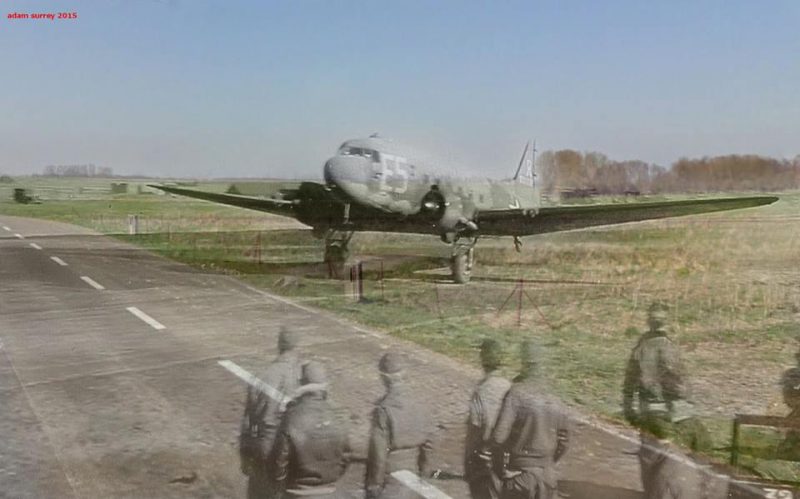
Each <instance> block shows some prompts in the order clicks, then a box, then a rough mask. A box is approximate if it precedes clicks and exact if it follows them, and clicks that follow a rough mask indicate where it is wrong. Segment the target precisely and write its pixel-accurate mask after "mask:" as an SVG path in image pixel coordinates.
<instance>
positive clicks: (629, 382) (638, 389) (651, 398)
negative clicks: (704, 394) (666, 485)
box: [622, 302, 710, 450]
mask: <svg viewBox="0 0 800 499" xmlns="http://www.w3.org/2000/svg"><path fill="white" fill-rule="evenodd" d="M667 312H668V308H667V307H666V305H664V304H663V303H660V302H655V303H653V304H652V305H651V306H650V308H649V309H648V315H647V323H648V331H647V332H646V333H644V334H643V335H642V336H641V338H639V342H638V343H637V344H636V346H635V347H634V348H633V350H632V351H631V355H630V358H629V359H628V366H627V369H626V370H625V381H624V383H623V388H622V401H623V402H622V404H623V413H624V415H625V419H627V420H628V421H629V422H630V423H631V424H634V425H638V424H640V422H641V421H643V420H645V419H646V420H648V421H650V418H651V417H655V418H661V419H663V420H664V421H666V422H669V423H671V424H674V425H676V426H675V428H673V431H675V432H676V439H678V440H680V441H681V443H682V444H684V445H687V446H689V447H691V448H692V450H700V449H706V448H708V447H709V446H710V438H709V435H708V432H707V431H706V429H705V427H704V426H703V425H702V423H701V422H700V420H699V419H698V418H697V417H696V416H695V414H694V409H693V407H692V405H691V403H690V402H689V401H688V380H687V376H686V370H685V367H684V364H683V361H682V359H681V354H680V351H679V350H678V347H676V346H675V344H674V343H672V340H671V339H670V338H669V337H668V336H667ZM634 402H636V406H634Z"/></svg>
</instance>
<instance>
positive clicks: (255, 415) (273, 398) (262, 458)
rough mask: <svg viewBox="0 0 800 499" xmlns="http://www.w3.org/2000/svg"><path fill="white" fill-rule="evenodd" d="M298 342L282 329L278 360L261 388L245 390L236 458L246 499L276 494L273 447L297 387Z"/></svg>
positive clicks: (267, 498)
mask: <svg viewBox="0 0 800 499" xmlns="http://www.w3.org/2000/svg"><path fill="white" fill-rule="evenodd" d="M297 343H298V335H297V333H296V332H294V331H293V330H291V329H288V328H286V327H282V328H281V330H280V333H279V335H278V351H279V355H278V358H277V359H275V360H274V361H273V362H272V364H270V365H269V367H268V368H267V370H266V372H265V373H264V375H263V376H262V377H261V378H260V380H261V382H262V385H261V386H257V387H256V386H252V385H251V386H250V387H249V388H248V390H247V402H246V404H245V410H244V416H243V417H242V424H241V432H240V436H239V455H240V458H241V468H242V473H244V474H245V475H247V476H248V481H247V497H248V499H273V498H274V497H276V494H277V493H276V489H275V481H274V476H275V469H274V465H275V460H274V455H273V446H274V443H275V438H276V436H277V434H278V427H279V425H280V422H281V418H282V416H283V412H284V410H285V409H286V404H287V403H288V401H289V400H290V397H291V394H292V393H294V391H295V390H297V388H298V387H299V386H300V378H301V374H302V363H301V361H300V358H299V356H298V354H297V352H296V347H297Z"/></svg>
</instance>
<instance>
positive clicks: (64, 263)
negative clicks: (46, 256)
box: [50, 256, 67, 267]
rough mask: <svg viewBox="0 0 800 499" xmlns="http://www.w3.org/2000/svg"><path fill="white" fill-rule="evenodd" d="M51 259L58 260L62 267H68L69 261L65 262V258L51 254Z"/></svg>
mask: <svg viewBox="0 0 800 499" xmlns="http://www.w3.org/2000/svg"><path fill="white" fill-rule="evenodd" d="M50 259H51V260H53V261H54V262H56V263H57V264H59V265H61V266H62V267H66V266H67V262H65V261H64V260H62V259H60V258H59V257H57V256H51V257H50Z"/></svg>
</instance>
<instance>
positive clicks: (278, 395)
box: [217, 360, 291, 405]
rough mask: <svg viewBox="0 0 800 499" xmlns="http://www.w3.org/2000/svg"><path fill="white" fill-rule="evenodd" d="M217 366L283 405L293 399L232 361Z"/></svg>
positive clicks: (222, 361) (222, 362)
mask: <svg viewBox="0 0 800 499" xmlns="http://www.w3.org/2000/svg"><path fill="white" fill-rule="evenodd" d="M217 364H219V365H221V366H222V367H224V368H225V369H227V370H228V371H230V372H231V373H233V374H234V375H235V376H236V377H237V378H239V379H241V380H242V381H244V382H245V383H247V384H248V385H250V386H252V387H254V388H256V389H258V390H261V392H263V393H264V394H265V395H266V396H268V397H269V398H271V399H272V400H275V401H276V402H278V403H279V404H281V405H285V404H287V403H289V401H290V400H291V397H289V396H287V395H284V394H283V393H282V392H281V391H279V390H276V389H275V388H273V387H271V386H269V385H268V384H266V383H264V382H263V381H261V380H260V379H258V378H256V377H255V376H253V375H252V374H250V373H249V372H247V371H246V370H244V369H242V368H241V367H239V365H238V364H236V363H235V362H231V361H230V360H220V361H218V362H217Z"/></svg>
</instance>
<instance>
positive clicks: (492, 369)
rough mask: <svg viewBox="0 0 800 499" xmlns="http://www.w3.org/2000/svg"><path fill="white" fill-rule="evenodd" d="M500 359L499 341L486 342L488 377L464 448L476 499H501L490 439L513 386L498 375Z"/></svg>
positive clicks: (472, 410)
mask: <svg viewBox="0 0 800 499" xmlns="http://www.w3.org/2000/svg"><path fill="white" fill-rule="evenodd" d="M501 356H502V352H501V350H500V344H499V343H498V342H497V341H495V340H493V339H486V340H484V341H483V343H482V344H481V365H482V366H483V372H484V373H485V374H484V377H483V379H482V380H481V381H480V383H478V386H477V387H476V388H475V392H473V394H472V399H471V400H470V404H469V418H468V420H467V438H466V444H465V445H464V478H465V479H466V481H467V484H468V485H469V491H470V494H471V495H472V497H473V498H474V499H498V498H499V497H500V485H501V482H500V478H499V477H498V476H497V475H496V474H495V473H494V470H493V466H492V455H491V437H492V430H493V429H494V425H495V422H497V416H498V415H499V413H500V406H501V405H502V404H503V397H505V395H506V392H508V389H509V388H510V387H511V382H509V381H508V380H507V379H505V378H503V377H502V376H500V375H499V373H498V369H499V368H500V366H501V360H500V359H501Z"/></svg>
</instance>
